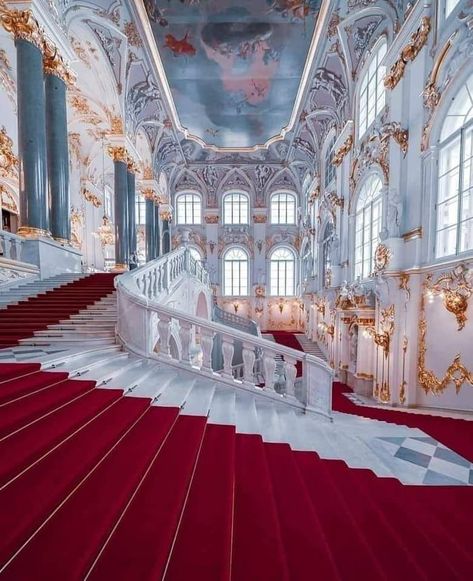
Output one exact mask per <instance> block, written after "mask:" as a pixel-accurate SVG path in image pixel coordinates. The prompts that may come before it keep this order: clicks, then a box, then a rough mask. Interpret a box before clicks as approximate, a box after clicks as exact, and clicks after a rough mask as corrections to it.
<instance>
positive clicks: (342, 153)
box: [332, 134, 353, 167]
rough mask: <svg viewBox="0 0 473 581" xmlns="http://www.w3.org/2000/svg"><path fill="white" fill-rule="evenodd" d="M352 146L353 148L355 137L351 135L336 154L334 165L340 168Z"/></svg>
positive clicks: (333, 158)
mask: <svg viewBox="0 0 473 581" xmlns="http://www.w3.org/2000/svg"><path fill="white" fill-rule="evenodd" d="M352 146H353V135H351V134H350V135H349V136H348V137H347V138H346V139H345V142H344V143H343V144H342V145H341V146H340V147H339V148H338V149H337V151H336V152H335V153H334V155H333V157H332V164H333V165H334V166H336V167H338V166H339V165H340V164H341V163H342V161H343V158H344V157H345V156H346V155H347V153H348V152H349V151H350V149H351V148H352Z"/></svg>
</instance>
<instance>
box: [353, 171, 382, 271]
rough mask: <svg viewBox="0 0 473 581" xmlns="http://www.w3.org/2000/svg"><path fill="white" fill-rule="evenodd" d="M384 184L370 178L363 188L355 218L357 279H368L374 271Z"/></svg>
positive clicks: (376, 177)
mask: <svg viewBox="0 0 473 581" xmlns="http://www.w3.org/2000/svg"><path fill="white" fill-rule="evenodd" d="M381 188H382V183H381V180H380V179H379V177H378V176H374V175H372V176H370V177H369V178H368V179H367V180H366V181H365V183H364V184H363V187H362V188H361V191H360V194H359V196H358V201H357V204H356V216H355V278H357V277H360V278H361V279H364V278H367V277H368V276H369V275H370V274H371V273H372V272H373V269H374V253H375V250H376V246H377V245H378V242H379V233H380V230H381V212H382V199H381Z"/></svg>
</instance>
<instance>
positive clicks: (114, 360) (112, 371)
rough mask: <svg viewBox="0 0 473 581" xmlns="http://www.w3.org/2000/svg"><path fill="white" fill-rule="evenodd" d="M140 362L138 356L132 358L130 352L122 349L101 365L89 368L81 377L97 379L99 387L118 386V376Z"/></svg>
mask: <svg viewBox="0 0 473 581" xmlns="http://www.w3.org/2000/svg"><path fill="white" fill-rule="evenodd" d="M140 363H141V360H140V359H138V358H136V357H133V358H132V357H131V356H130V355H129V354H128V353H125V352H123V351H122V352H120V353H119V354H118V355H116V356H113V357H110V358H109V359H107V360H106V361H104V362H103V363H101V364H100V365H97V366H94V367H92V368H91V369H89V370H88V371H87V372H85V373H84V374H82V376H81V379H95V380H96V381H97V387H105V386H106V387H118V384H117V383H116V377H117V376H119V375H120V374H122V373H124V372H125V371H126V370H128V369H129V368H134V367H137V366H138V365H139V364H140ZM120 387H123V386H120Z"/></svg>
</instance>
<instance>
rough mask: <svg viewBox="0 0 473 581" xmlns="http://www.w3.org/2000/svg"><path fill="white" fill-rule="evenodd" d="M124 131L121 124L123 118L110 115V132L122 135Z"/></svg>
mask: <svg viewBox="0 0 473 581" xmlns="http://www.w3.org/2000/svg"><path fill="white" fill-rule="evenodd" d="M124 132H125V129H124V126H123V119H122V118H121V116H120V115H111V117H110V133H111V134H112V135H123V133H124Z"/></svg>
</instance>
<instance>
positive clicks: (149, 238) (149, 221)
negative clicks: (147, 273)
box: [146, 197, 155, 262]
mask: <svg viewBox="0 0 473 581" xmlns="http://www.w3.org/2000/svg"><path fill="white" fill-rule="evenodd" d="M154 232H155V214H154V201H153V198H152V197H146V261H147V262H149V261H150V260H153V258H154Z"/></svg>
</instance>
